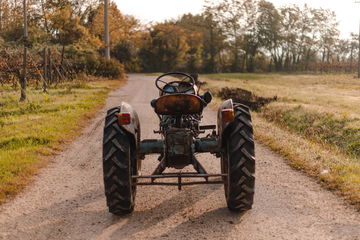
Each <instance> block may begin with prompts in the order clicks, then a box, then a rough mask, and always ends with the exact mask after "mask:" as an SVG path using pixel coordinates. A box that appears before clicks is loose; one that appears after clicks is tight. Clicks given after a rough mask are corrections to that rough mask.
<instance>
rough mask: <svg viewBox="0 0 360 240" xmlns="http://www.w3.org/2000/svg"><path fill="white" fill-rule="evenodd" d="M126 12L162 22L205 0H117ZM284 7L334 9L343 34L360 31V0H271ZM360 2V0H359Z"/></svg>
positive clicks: (195, 8)
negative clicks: (305, 5) (303, 6)
mask: <svg viewBox="0 0 360 240" xmlns="http://www.w3.org/2000/svg"><path fill="white" fill-rule="evenodd" d="M114 1H115V2H116V3H117V5H118V6H119V9H120V10H121V12H122V13H124V14H130V15H133V16H135V17H136V18H138V19H140V20H141V22H142V23H149V22H161V21H163V20H165V19H171V18H177V17H179V16H180V15H182V14H184V13H193V14H196V13H200V12H201V11H202V7H203V5H204V2H205V1H204V0H114ZM268 1H270V2H272V3H274V5H275V6H277V7H280V6H284V5H288V4H297V5H303V4H305V3H306V4H308V6H310V7H317V8H319V7H322V8H329V9H331V10H333V11H334V12H335V13H336V15H337V19H338V21H339V30H340V32H341V37H343V38H347V37H349V36H350V32H356V33H357V32H358V31H359V20H360V3H357V4H356V3H355V1H356V0H268ZM359 2H360V0H359Z"/></svg>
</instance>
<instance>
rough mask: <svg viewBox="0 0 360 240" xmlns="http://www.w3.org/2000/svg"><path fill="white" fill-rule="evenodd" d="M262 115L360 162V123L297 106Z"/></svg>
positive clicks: (267, 109) (269, 109) (272, 109)
mask: <svg viewBox="0 0 360 240" xmlns="http://www.w3.org/2000/svg"><path fill="white" fill-rule="evenodd" d="M261 115H262V116H263V117H264V118H265V119H267V120H268V121H271V122H275V123H277V124H280V125H281V126H284V127H286V128H287V129H289V130H291V131H293V132H295V133H297V134H301V135H302V136H303V137H306V138H308V139H315V140H316V141H318V142H323V143H326V144H330V145H333V146H336V147H338V148H339V149H341V150H342V151H343V152H344V153H346V154H349V155H350V156H352V157H355V158H360V121H359V120H358V119H350V118H348V117H345V116H343V117H341V118H339V117H336V116H335V115H334V114H333V113H319V112H316V111H314V110H307V109H306V108H305V107H303V106H301V105H299V106H297V107H290V108H286V107H285V106H283V105H282V106H277V107H276V104H273V105H269V106H267V107H265V108H264V109H263V111H262V113H261Z"/></svg>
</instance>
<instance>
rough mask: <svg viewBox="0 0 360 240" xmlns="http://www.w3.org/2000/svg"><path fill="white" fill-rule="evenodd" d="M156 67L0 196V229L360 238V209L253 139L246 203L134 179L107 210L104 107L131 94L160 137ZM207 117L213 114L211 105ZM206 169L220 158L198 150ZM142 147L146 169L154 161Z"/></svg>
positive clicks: (56, 233)
mask: <svg viewBox="0 0 360 240" xmlns="http://www.w3.org/2000/svg"><path fill="white" fill-rule="evenodd" d="M154 80H155V78H154V77H150V76H145V75H139V74H134V75H130V76H129V80H128V83H127V85H126V86H124V87H122V88H120V89H118V90H116V91H114V92H112V93H111V94H110V95H109V97H108V100H107V104H106V107H105V108H104V109H103V110H101V111H100V112H99V113H98V115H97V117H95V118H94V120H93V122H92V123H91V124H90V125H89V126H88V127H87V128H86V129H84V131H83V135H82V136H80V137H79V138H78V139H76V140H75V141H74V142H73V143H72V144H70V145H69V147H68V148H67V150H65V151H63V152H62V153H61V154H59V155H58V156H56V157H55V158H54V159H53V161H52V162H51V164H49V166H48V167H46V168H44V169H42V171H41V173H40V174H39V175H37V176H35V181H34V183H33V184H31V185H30V186H28V187H27V189H26V190H25V191H24V192H23V193H21V194H19V195H18V196H17V197H16V198H15V199H13V200H11V201H9V202H8V203H6V204H4V205H2V206H1V210H0V239H6V240H8V239H37V240H40V239H185V238H186V239H277V240H278V239H317V240H321V239H337V240H339V239H348V240H359V239H360V213H359V212H357V211H356V210H354V209H353V208H352V207H351V206H349V205H347V204H346V203H344V202H343V200H341V199H339V198H338V197H337V196H335V195H334V194H333V193H331V192H329V191H327V190H324V189H323V188H321V186H320V185H319V184H317V183H316V182H314V181H313V180H312V179H310V178H308V177H306V176H304V175H303V174H302V173H299V172H297V171H295V170H293V169H292V168H290V167H289V166H288V165H287V164H286V163H285V161H284V160H283V158H282V157H281V156H279V155H277V154H275V153H273V152H272V151H271V150H269V149H268V148H267V147H264V146H262V145H259V144H257V145H256V158H257V166H256V167H257V169H256V193H255V202H254V206H253V209H252V210H249V211H247V212H245V213H243V214H236V213H231V212H230V211H229V210H228V209H227V207H226V202H225V198H224V189H223V186H222V185H197V186H188V187H183V190H182V191H178V190H177V187H168V186H151V187H148V186H139V187H138V191H137V196H136V198H137V199H136V206H135V211H134V212H133V213H132V214H130V215H127V216H122V217H117V216H113V215H111V214H110V213H108V209H107V207H106V204H105V196H104V189H103V180H102V157H101V154H102V134H103V124H104V116H105V114H106V109H108V108H111V107H114V106H116V105H119V104H120V102H121V101H123V100H125V101H127V102H129V103H130V104H131V105H132V106H133V107H134V108H135V109H136V110H137V111H138V114H139V117H140V120H141V130H142V138H143V139H144V138H146V139H149V138H158V137H159V136H158V135H155V134H154V133H153V130H157V128H158V118H157V116H156V115H155V114H154V112H153V109H152V108H151V106H150V100H152V99H153V98H156V96H157V94H158V91H157V90H156V88H155V86H154ZM204 115H205V117H204V122H205V124H214V123H215V122H216V113H215V112H214V111H213V110H211V109H210V108H208V109H207V110H206V111H205V113H204ZM198 158H199V160H200V162H201V163H202V164H203V166H204V167H205V168H206V169H207V170H208V172H211V173H217V172H219V169H220V162H219V159H217V158H215V157H213V156H212V155H210V154H201V155H199V156H198ZM157 163H158V161H157V156H156V155H151V156H147V157H146V159H145V160H144V162H143V170H142V173H143V174H150V173H151V172H152V171H153V170H154V168H155V166H156V165H157Z"/></svg>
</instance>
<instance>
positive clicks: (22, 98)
mask: <svg viewBox="0 0 360 240" xmlns="http://www.w3.org/2000/svg"><path fill="white" fill-rule="evenodd" d="M23 12H24V59H23V74H22V77H21V80H20V87H21V96H20V101H25V100H26V75H27V46H28V24H27V6H26V0H23Z"/></svg>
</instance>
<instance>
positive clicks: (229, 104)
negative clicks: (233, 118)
mask: <svg viewBox="0 0 360 240" xmlns="http://www.w3.org/2000/svg"><path fill="white" fill-rule="evenodd" d="M233 108H234V104H233V101H232V99H228V100H226V101H224V102H223V103H222V104H221V105H220V107H219V110H218V115H217V125H218V134H219V142H218V143H219V148H221V147H222V146H223V144H224V139H226V134H227V129H228V127H229V125H230V122H226V123H224V122H223V121H222V114H221V111H222V110H224V109H233Z"/></svg>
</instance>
